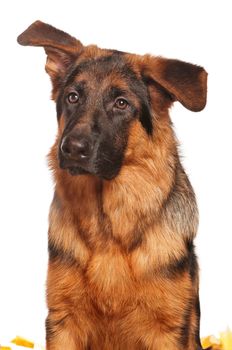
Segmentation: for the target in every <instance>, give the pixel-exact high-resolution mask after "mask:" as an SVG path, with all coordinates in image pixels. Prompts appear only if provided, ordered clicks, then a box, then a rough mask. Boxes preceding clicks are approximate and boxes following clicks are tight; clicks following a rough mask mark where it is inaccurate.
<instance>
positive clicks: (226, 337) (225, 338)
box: [220, 329, 232, 350]
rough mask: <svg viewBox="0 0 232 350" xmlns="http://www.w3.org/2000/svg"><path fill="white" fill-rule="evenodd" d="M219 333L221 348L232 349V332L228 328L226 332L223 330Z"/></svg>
mask: <svg viewBox="0 0 232 350" xmlns="http://www.w3.org/2000/svg"><path fill="white" fill-rule="evenodd" d="M220 335H221V342H222V345H223V350H231V349H232V332H231V331H230V330H229V329H228V330H227V331H226V332H223V333H221V334H220Z"/></svg>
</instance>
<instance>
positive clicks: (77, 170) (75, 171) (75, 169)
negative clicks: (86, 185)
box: [65, 166, 89, 176]
mask: <svg viewBox="0 0 232 350" xmlns="http://www.w3.org/2000/svg"><path fill="white" fill-rule="evenodd" d="M65 169H66V170H67V171H68V172H69V174H70V175H73V176H75V175H84V174H89V171H87V170H85V169H83V168H81V167H79V166H70V167H67V168H65Z"/></svg>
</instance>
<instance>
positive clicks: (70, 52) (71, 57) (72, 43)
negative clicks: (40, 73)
mask: <svg viewBox="0 0 232 350" xmlns="http://www.w3.org/2000/svg"><path fill="white" fill-rule="evenodd" d="M17 40H18V43H19V44H21V45H25V46H28V45H29V46H42V47H44V49H45V52H46V54H47V62H46V66H45V69H46V72H47V73H48V74H49V75H50V77H51V80H52V83H53V88H54V89H55V88H56V85H58V83H59V79H60V78H62V77H64V76H65V74H66V72H67V69H68V68H69V67H70V66H71V64H72V63H73V62H74V61H75V60H76V58H77V57H78V55H79V54H80V53H81V52H82V51H83V48H84V47H83V45H82V44H81V42H80V41H79V40H77V39H76V38H74V37H72V36H71V35H69V34H67V33H65V32H63V31H62V30H59V29H57V28H54V27H52V26H51V25H49V24H46V23H43V22H41V21H36V22H34V23H32V25H30V27H28V28H27V29H26V30H25V31H24V32H23V33H22V34H21V35H19V36H18V38H17Z"/></svg>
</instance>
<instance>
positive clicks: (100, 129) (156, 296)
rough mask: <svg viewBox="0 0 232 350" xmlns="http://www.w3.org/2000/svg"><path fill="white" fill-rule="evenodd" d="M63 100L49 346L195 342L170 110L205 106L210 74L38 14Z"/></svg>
mask: <svg viewBox="0 0 232 350" xmlns="http://www.w3.org/2000/svg"><path fill="white" fill-rule="evenodd" d="M18 43H19V44H21V45H31V46H42V47H44V49H45V52H46V55H47V62H46V71H47V73H48V74H49V76H50V78H51V82H52V98H53V99H54V101H55V102H56V108H57V120H58V133H57V138H56V140H55V143H54V145H53V146H52V148H51V151H50V153H49V156H48V157H49V166H50V168H51V170H52V172H53V177H54V182H55V192H54V198H53V201H52V204H51V209H50V214H49V240H48V251H49V266H48V276H47V306H48V316H47V319H46V345H47V350H64V349H67V350H79V349H91V350H110V349H113V350H117V349H118V350H136V349H138V350H145V349H153V350H196V349H197V350H199V349H202V347H201V343H200V337H199V322H200V306H199V293H198V289H199V287H198V284H199V283H198V282H199V277H198V263H197V258H196V255H195V248H194V243H193V240H194V237H195V235H196V231H197V226H198V209H197V204H196V200H195V195H194V192H193V189H192V187H191V184H190V182H189V180H188V177H187V176H186V174H185V171H184V169H183V167H182V165H181V163H180V159H179V156H178V150H177V139H176V137H175V134H174V131H173V129H172V123H171V120H170V116H169V108H170V107H171V105H172V104H173V102H174V101H179V102H180V103H181V104H182V105H183V106H184V107H186V108H187V109H189V110H191V111H194V112H197V111H201V110H202V109H203V108H204V107H205V104H206V95H207V87H206V86H207V73H206V71H205V70H204V69H203V68H202V67H200V66H197V65H193V64H190V63H186V62H182V61H179V60H176V59H166V58H163V57H159V56H151V55H144V56H141V55H136V54H129V53H125V52H121V51H117V50H108V49H100V48H98V47H97V46H94V45H90V46H84V45H83V44H82V43H81V42H80V41H79V40H77V39H76V38H74V37H72V36H70V35H69V34H67V33H65V32H63V31H61V30H58V29H56V28H54V27H52V26H51V25H48V24H45V23H43V22H41V21H36V22H35V23H33V24H32V25H31V26H30V27H29V28H28V29H26V30H25V31H24V32H23V33H22V34H21V35H20V36H19V37H18Z"/></svg>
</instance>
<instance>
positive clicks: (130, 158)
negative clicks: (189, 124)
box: [52, 121, 194, 249]
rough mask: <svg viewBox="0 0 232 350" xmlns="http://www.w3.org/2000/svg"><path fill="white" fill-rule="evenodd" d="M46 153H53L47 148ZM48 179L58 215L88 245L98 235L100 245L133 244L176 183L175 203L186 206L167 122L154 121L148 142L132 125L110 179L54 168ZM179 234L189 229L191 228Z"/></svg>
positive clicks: (185, 185)
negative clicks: (119, 163) (110, 242)
mask: <svg viewBox="0 0 232 350" xmlns="http://www.w3.org/2000/svg"><path fill="white" fill-rule="evenodd" d="M138 133H139V135H138ZM164 135H165V136H164ZM52 152H56V150H55V149H54V148H53V150H52ZM52 158H53V159H54V154H53V157H52ZM54 177H55V182H56V188H55V191H56V196H55V198H56V199H55V203H54V205H55V206H56V210H57V209H58V207H59V205H60V203H61V205H62V207H63V211H64V210H66V212H67V213H69V214H68V215H71V216H72V220H74V221H75V224H76V225H77V226H78V228H79V231H81V232H82V234H83V235H85V236H86V237H87V236H88V240H89V241H92V242H94V241H98V242H101V240H100V239H99V235H102V236H103V239H102V242H105V241H106V240H107V238H110V237H111V238H112V237H113V239H114V240H116V241H117V240H118V241H120V243H121V244H123V245H124V246H125V247H126V248H127V249H132V248H133V247H134V246H136V245H137V244H138V243H139V241H140V239H141V235H142V233H141V232H142V231H144V230H146V228H147V227H149V226H150V225H154V222H155V221H156V218H157V217H160V211H161V210H163V209H164V207H165V206H166V204H167V203H168V202H169V198H170V196H173V193H175V191H176V186H177V183H176V182H178V186H179V187H178V191H180V192H181V194H182V192H183V194H182V197H181V196H180V197H178V198H177V199H176V200H177V201H178V202H180V201H181V203H178V206H179V207H180V206H181V208H180V209H181V210H184V211H185V210H187V208H188V205H187V198H186V199H185V197H187V196H188V195H189V193H187V192H186V191H185V190H186V189H187V191H188V190H189V189H190V192H191V186H190V184H189V183H186V181H187V178H186V176H185V174H184V172H183V169H182V167H181V165H180V163H179V159H178V156H177V147H176V140H175V137H174V135H173V132H172V130H171V128H170V125H169V123H168V122H167V121H166V122H165V121H164V122H163V123H159V128H157V129H156V132H155V136H154V137H153V138H150V139H149V138H147V137H146V135H145V134H144V133H143V131H141V128H140V127H138V124H136V123H135V125H134V128H133V130H132V132H131V137H130V139H129V142H128V147H127V151H126V154H125V160H124V164H123V166H122V168H121V171H120V173H119V174H118V175H117V176H116V178H115V179H113V180H109V181H107V180H102V179H100V178H98V177H96V176H93V175H79V176H72V175H70V174H69V173H68V172H67V171H65V170H62V169H60V168H59V167H58V166H56V167H55V169H54ZM171 202H172V201H170V203H171ZM193 202H194V200H193ZM189 210H191V209H189ZM167 213H168V211H167ZM182 229H183V228H182V227H181V228H180V230H182ZM185 230H186V232H187V231H188V232H189V231H191V232H192V231H194V230H193V229H192V228H191V229H190V228H187V229H185ZM99 231H101V232H99ZM103 231H104V232H103ZM187 234H188V233H187ZM86 237H85V238H86Z"/></svg>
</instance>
